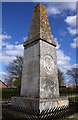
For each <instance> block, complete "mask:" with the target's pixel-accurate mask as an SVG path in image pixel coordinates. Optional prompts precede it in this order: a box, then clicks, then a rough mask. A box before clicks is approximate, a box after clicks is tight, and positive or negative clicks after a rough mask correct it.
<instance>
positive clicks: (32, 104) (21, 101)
mask: <svg viewBox="0 0 78 120" xmlns="http://www.w3.org/2000/svg"><path fill="white" fill-rule="evenodd" d="M11 104H12V105H13V106H16V107H18V106H19V107H22V108H27V109H34V110H40V112H42V111H43V110H46V109H51V108H53V107H56V108H57V107H62V106H67V105H68V104H69V102H68V99H67V98H57V99H35V98H34V99H33V98H27V97H12V99H11Z"/></svg>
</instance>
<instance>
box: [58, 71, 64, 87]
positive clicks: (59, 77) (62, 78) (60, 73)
mask: <svg viewBox="0 0 78 120" xmlns="http://www.w3.org/2000/svg"><path fill="white" fill-rule="evenodd" d="M64 80H65V78H64V74H63V72H62V71H61V70H60V69H58V81H59V86H63V85H64Z"/></svg>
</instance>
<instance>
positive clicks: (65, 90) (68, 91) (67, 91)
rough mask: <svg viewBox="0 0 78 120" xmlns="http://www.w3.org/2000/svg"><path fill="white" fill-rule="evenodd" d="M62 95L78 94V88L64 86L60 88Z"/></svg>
mask: <svg viewBox="0 0 78 120" xmlns="http://www.w3.org/2000/svg"><path fill="white" fill-rule="evenodd" d="M59 92H60V95H70V94H76V93H77V94H78V88H77V89H76V88H63V87H60V89H59Z"/></svg>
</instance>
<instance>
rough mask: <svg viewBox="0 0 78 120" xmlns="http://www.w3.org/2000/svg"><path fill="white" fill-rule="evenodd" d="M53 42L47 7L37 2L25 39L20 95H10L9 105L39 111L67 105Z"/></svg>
mask: <svg viewBox="0 0 78 120" xmlns="http://www.w3.org/2000/svg"><path fill="white" fill-rule="evenodd" d="M55 46H56V45H55V42H54V41H53V40H52V37H51V32H50V26H49V22H48V16H47V13H46V8H45V6H44V5H42V4H38V5H37V6H36V7H35V9H34V13H33V18H32V23H31V27H30V32H29V35H28V41H27V42H25V43H24V60H23V72H22V82H21V97H13V98H12V101H11V103H12V105H15V106H20V107H26V108H29V109H40V111H42V110H43V109H48V108H49V109H50V108H52V107H57V106H63V105H68V100H67V99H66V98H64V99H62V98H59V84H58V73H57V66H56V63H57V60H56V48H55Z"/></svg>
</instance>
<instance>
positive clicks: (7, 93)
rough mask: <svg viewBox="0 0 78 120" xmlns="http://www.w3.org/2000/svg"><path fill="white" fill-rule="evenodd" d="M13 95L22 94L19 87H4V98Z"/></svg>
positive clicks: (9, 97)
mask: <svg viewBox="0 0 78 120" xmlns="http://www.w3.org/2000/svg"><path fill="white" fill-rule="evenodd" d="M12 96H20V89H17V88H3V89H2V99H3V100H5V99H11V97H12Z"/></svg>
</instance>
